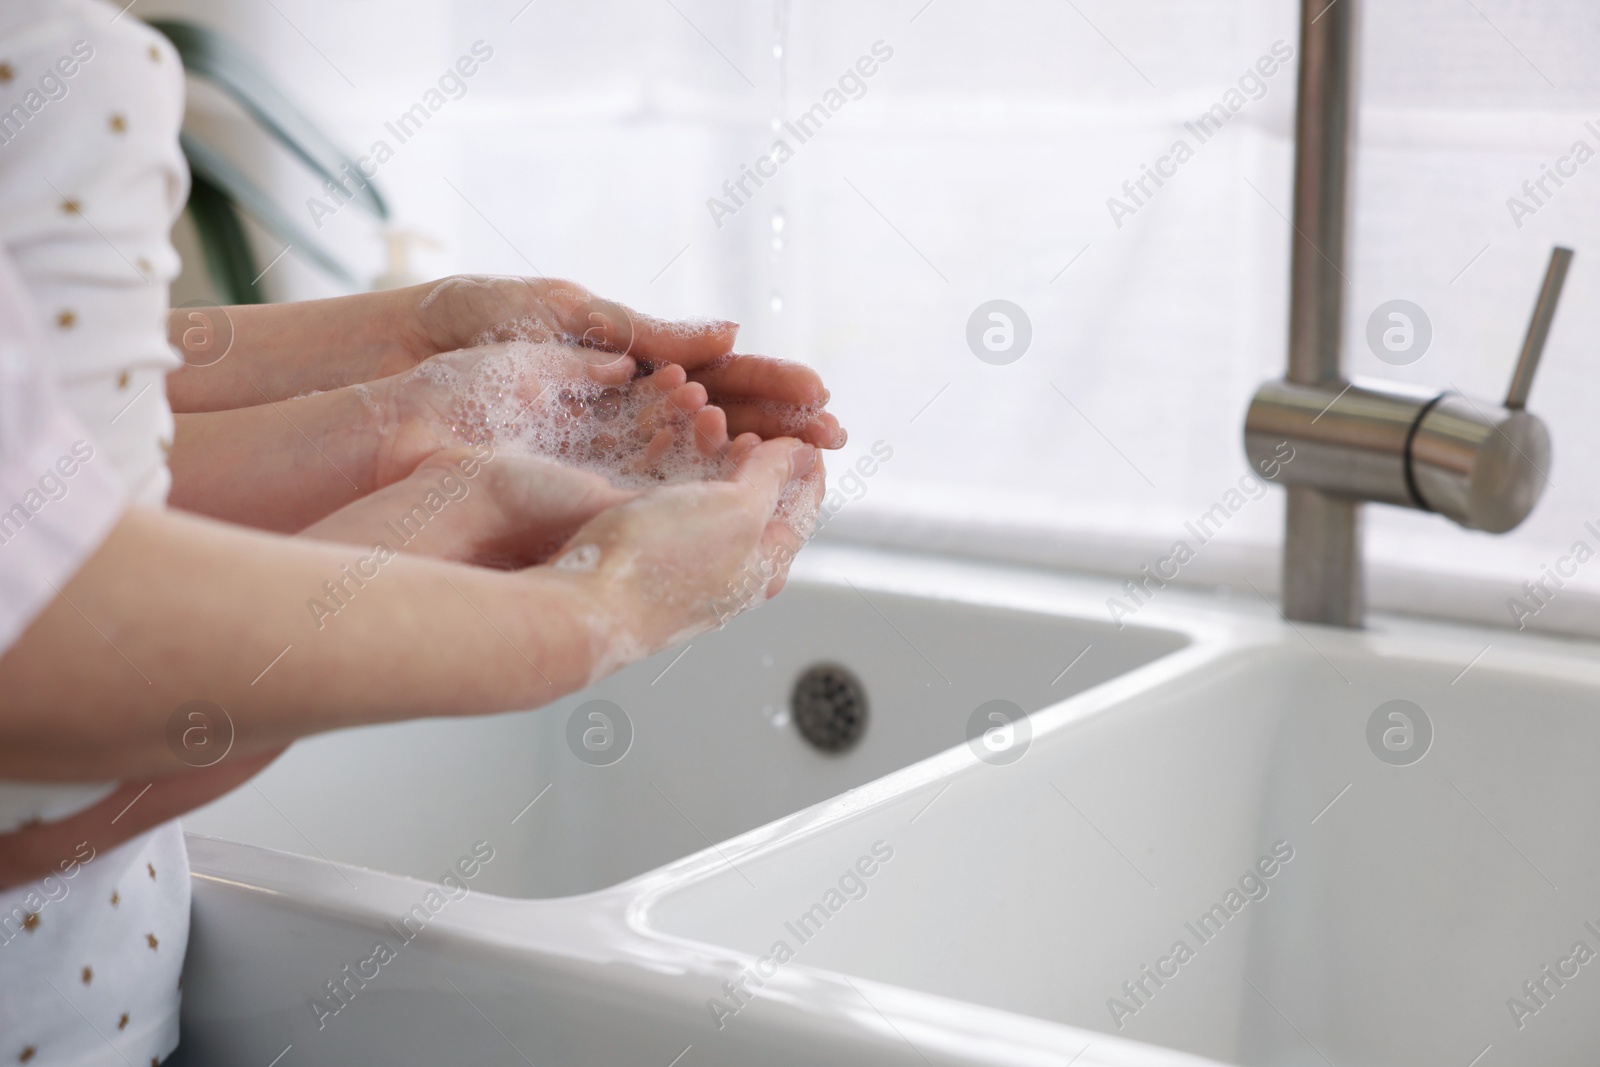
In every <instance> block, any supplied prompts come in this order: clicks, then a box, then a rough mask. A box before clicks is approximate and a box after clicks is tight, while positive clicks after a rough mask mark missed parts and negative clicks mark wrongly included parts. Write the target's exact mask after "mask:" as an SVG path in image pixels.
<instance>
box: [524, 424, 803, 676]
mask: <svg viewBox="0 0 1600 1067" xmlns="http://www.w3.org/2000/svg"><path fill="white" fill-rule="evenodd" d="M729 457H730V459H731V460H732V461H733V463H734V468H733V470H732V471H731V473H730V474H729V476H728V478H727V479H726V480H723V481H713V482H694V483H688V484H683V485H672V486H666V487H663V488H660V489H653V490H651V491H649V492H647V493H645V494H644V495H642V496H640V497H637V498H636V499H634V500H632V501H630V502H628V503H626V504H623V505H621V506H620V507H615V508H612V509H610V510H608V511H606V512H604V513H602V514H601V515H599V516H598V517H596V518H595V519H593V520H592V521H590V522H589V523H588V524H587V525H585V526H584V527H583V528H582V529H581V530H579V531H578V533H577V534H576V535H575V536H574V537H573V538H572V540H570V541H569V542H567V544H566V545H565V546H564V547H563V548H562V550H561V553H560V555H558V556H557V557H556V559H555V560H554V561H553V562H552V563H551V564H549V565H548V566H547V567H544V568H540V571H541V572H554V573H557V574H567V575H570V576H571V578H572V580H574V581H576V582H579V583H580V584H582V585H583V586H584V587H585V589H586V590H587V592H588V594H589V595H588V597H587V600H588V602H589V603H591V604H593V605H594V611H595V615H596V617H595V618H593V619H592V620H590V628H591V630H592V631H593V632H594V633H595V634H597V635H599V640H600V644H601V647H599V648H597V649H596V651H595V657H594V664H595V666H594V671H593V674H592V676H591V680H592V679H593V678H599V677H601V676H603V675H605V674H609V673H611V672H612V671H614V670H616V669H617V668H618V667H621V666H623V665H625V664H627V663H631V662H633V661H634V660H637V659H642V658H643V657H645V656H648V655H650V654H651V653H654V652H657V651H660V650H661V649H663V648H666V647H667V646H669V645H672V644H676V643H677V642H679V641H683V640H686V639H688V638H690V637H693V636H694V635H696V634H699V633H703V632H705V631H707V630H710V629H713V628H715V627H717V626H719V625H721V624H722V623H723V622H725V621H726V620H727V619H728V618H729V617H731V616H732V615H734V614H737V613H738V612H739V611H742V610H744V609H745V608H748V607H751V606H753V605H755V604H758V603H760V602H761V601H763V600H765V599H766V598H768V597H770V596H772V595H774V594H776V593H777V592H778V590H779V589H781V588H782V586H783V583H784V580H785V578H786V577H787V574H788V570H789V564H790V562H791V561H792V560H793V559H794V556H795V553H796V552H798V551H799V548H800V545H801V543H802V541H803V540H804V538H805V537H806V536H808V535H809V529H808V526H809V523H808V522H807V521H806V518H805V517H806V516H808V515H815V511H816V507H817V505H818V504H819V503H820V502H821V499H822V490H823V471H822V465H821V462H820V457H819V454H818V452H817V450H816V449H815V448H814V447H813V446H812V445H810V444H807V443H804V442H801V441H797V440H794V439H792V438H778V439H775V440H771V441H760V440H758V439H757V438H756V437H755V436H754V435H744V436H741V437H740V438H739V440H737V441H735V442H734V445H733V447H732V448H731V449H730V452H729ZM785 512H792V514H785ZM795 516H798V518H796V517H795Z"/></svg>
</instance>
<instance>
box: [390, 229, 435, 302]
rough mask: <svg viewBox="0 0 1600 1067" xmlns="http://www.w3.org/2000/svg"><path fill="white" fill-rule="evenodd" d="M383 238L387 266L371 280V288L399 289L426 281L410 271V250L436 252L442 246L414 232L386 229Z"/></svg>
mask: <svg viewBox="0 0 1600 1067" xmlns="http://www.w3.org/2000/svg"><path fill="white" fill-rule="evenodd" d="M383 236H384V241H385V243H386V244H387V246H388V266H387V267H386V268H385V269H384V272H383V273H382V274H380V275H378V276H377V277H376V278H374V279H372V288H373V289H374V290H378V289H401V288H404V287H405V286H407V285H416V284H418V283H419V282H424V281H427V279H426V278H423V277H421V276H420V275H418V274H417V273H416V272H415V271H414V270H412V268H411V250H412V249H413V248H422V249H427V250H429V251H437V250H438V249H440V248H443V247H444V246H443V245H441V244H440V243H439V242H438V241H435V240H434V239H433V238H431V237H429V236H427V235H426V234H422V233H418V232H417V231H416V230H400V229H388V230H385V231H384V235H383Z"/></svg>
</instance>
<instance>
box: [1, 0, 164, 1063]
mask: <svg viewBox="0 0 1600 1067" xmlns="http://www.w3.org/2000/svg"><path fill="white" fill-rule="evenodd" d="M183 88H184V87H183V76H182V70H181V67H180V65H179V61H178V57H177V55H176V53H175V52H174V51H173V50H172V48H171V46H170V45H169V44H168V43H167V41H166V40H165V38H163V37H161V36H160V35H158V34H156V33H155V32H154V31H152V30H150V29H149V28H148V27H147V26H145V25H143V24H142V23H140V22H139V21H138V20H137V19H136V18H135V17H133V16H132V15H129V14H126V13H123V12H122V11H121V8H120V5H118V6H113V5H112V4H109V3H102V2H99V0H0V648H4V647H6V646H9V645H10V644H11V643H12V642H14V641H15V640H16V638H17V636H18V634H20V633H21V632H22V630H23V629H25V628H26V627H27V625H28V624H29V623H30V622H31V621H32V620H33V618H34V617H35V616H36V615H37V614H38V613H39V612H40V611H41V610H43V608H44V607H45V606H46V605H47V604H48V603H49V602H50V600H51V598H52V597H54V596H55V595H56V591H57V590H58V589H59V588H60V587H61V586H62V585H64V584H65V583H66V581H67V580H68V579H69V578H70V577H71V575H72V573H73V572H74V571H75V570H76V569H77V568H78V567H79V566H80V565H81V564H82V562H83V561H84V559H85V558H86V557H87V556H89V555H90V554H91V553H92V552H93V551H94V550H95V548H96V547H98V545H99V543H100V542H101V540H103V539H104V537H105V535H106V533H107V532H108V531H109V530H110V528H111V526H112V525H113V524H114V522H115V521H116V518H117V516H118V515H119V514H120V513H121V511H122V510H123V508H124V507H125V506H126V504H127V503H128V501H129V500H130V499H131V500H133V501H135V502H138V503H144V504H149V505H155V506H160V505H161V504H163V503H164V502H165V499H166V495H167V489H168V486H169V484H170V477H169V475H168V472H167V467H166V452H167V450H168V449H169V448H170V447H171V441H172V428H173V421H172V412H171V410H170V408H169V407H168V405H167V402H166V390H165V384H164V383H165V378H166V374H167V373H168V371H170V370H172V369H174V368H176V367H177V366H178V365H179V362H178V360H177V358H176V357H175V356H174V354H173V353H172V351H171V349H170V348H169V347H168V345H167V342H166V328H165V319H166V311H167V302H168V285H169V284H170V282H171V280H172V278H173V277H175V276H176V274H177V271H178V265H179V264H178V257H177V254H176V252H175V251H174V250H173V248H172V246H171V243H170V240H169V231H170V229H171V225H172V222H173V220H174V218H175V217H176V215H177V213H178V211H180V210H181V208H182V206H183V203H184V200H185V199H186V197H187V191H188V171H187V168H186V167H185V166H184V163H183V158H182V155H181V153H180V152H179V149H178V143H177V132H178V126H179V123H180V121H181V120H182V115H183ZM111 788H113V786H111V785H107V784H104V783H85V784H82V785H71V784H68V785H40V784H37V783H28V782H5V783H0V832H3V831H5V830H8V829H14V828H16V827H17V826H19V825H22V824H23V823H26V822H29V821H32V820H41V821H50V820H55V819H60V818H63V817H65V816H67V815H70V814H72V813H74V812H76V811H80V810H82V809H84V808H86V807H88V806H90V805H92V804H93V803H95V802H96V801H98V800H100V799H103V798H104V796H105V795H106V794H107V792H109V790H110V789H111ZM188 923H189V880H188V863H187V857H186V856H185V853H184V847H183V838H182V834H181V831H180V829H179V827H178V824H177V823H175V822H174V823H169V824H167V825H166V826H163V827H160V828H158V829H156V830H154V831H151V832H150V833H147V834H144V835H142V836H140V837H137V838H134V839H133V840H130V841H128V842H126V843H124V844H122V845H120V846H118V847H117V848H115V849H113V850H111V851H109V852H106V853H103V854H101V855H98V856H96V855H94V854H93V852H92V850H89V849H87V848H86V847H85V848H84V849H82V850H80V852H79V853H78V854H75V855H69V856H63V857H61V862H60V864H59V870H58V871H57V872H56V873H54V874H52V875H50V876H49V877H46V878H44V879H42V880H41V881H40V882H37V883H35V884H33V885H31V886H22V887H18V888H14V889H11V890H7V891H4V892H0V1063H31V1064H35V1065H42V1064H72V1065H75V1067H80V1065H81V1067H89V1065H99V1064H106V1065H119V1064H135V1065H137V1067H143V1065H144V1064H147V1063H152V1064H153V1063H157V1062H159V1061H160V1059H162V1058H164V1057H166V1056H167V1055H168V1054H169V1053H170V1052H171V1051H172V1050H173V1048H174V1047H175V1046H176V1044H177V1039H178V1003H179V994H178V987H179V983H180V974H181V970H182V966H183V955H184V950H185V947H186V944H187V941H188Z"/></svg>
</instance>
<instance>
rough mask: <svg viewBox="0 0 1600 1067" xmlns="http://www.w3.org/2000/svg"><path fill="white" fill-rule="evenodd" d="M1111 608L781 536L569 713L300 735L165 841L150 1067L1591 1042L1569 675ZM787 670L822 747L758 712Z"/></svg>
mask: <svg viewBox="0 0 1600 1067" xmlns="http://www.w3.org/2000/svg"><path fill="white" fill-rule="evenodd" d="M1116 593H1117V588H1116V586H1115V585H1114V584H1113V583H1111V582H1109V581H1095V580H1091V579H1069V578H1064V577H1060V576H1053V575H1044V574H1039V573H1036V572H1028V571H1020V570H1009V569H1005V568H995V567H987V566H979V565H975V564H963V563H955V562H950V561H941V560H938V559H934V558H919V557H914V556H906V555H889V554H876V553H871V552H866V551H862V550H853V549H846V548H831V549H825V550H822V551H815V550H813V551H812V552H810V553H808V555H807V557H806V558H805V560H804V566H803V567H802V568H801V570H800V572H799V574H798V575H797V580H796V582H795V584H794V587H793V588H792V589H791V590H790V591H789V592H788V593H786V594H785V596H784V597H783V598H780V600H778V601H777V602H775V603H773V604H771V605H768V606H767V607H765V608H763V609H762V610H761V611H759V612H757V613H755V614H753V615H751V616H749V617H747V618H744V619H741V620H739V621H738V622H737V623H735V624H734V625H731V626H729V627H728V628H727V629H726V630H724V631H722V632H720V633H718V634H715V635H712V636H710V637H708V638H704V639H701V640H699V641H696V642H695V643H694V645H693V646H692V647H690V648H689V650H688V651H687V652H684V653H683V654H682V657H681V658H676V657H677V655H678V654H677V653H673V654H672V656H663V657H660V658H658V659H657V660H656V661H654V662H652V663H650V664H645V665H641V666H640V667H638V668H635V669H634V670H632V671H630V672H626V673H625V674H624V675H621V676H618V677H617V678H616V679H613V680H612V681H610V682H609V683H607V684H606V685H605V686H603V687H596V688H595V689H594V690H592V691H590V692H587V693H584V694H581V695H580V696H579V697H578V698H575V700H572V701H568V702H565V703H563V704H561V705H558V706H556V707H553V708H551V709H546V710H545V711H542V712H537V713H531V714H519V715H509V716H502V717H500V718H497V719H493V720H483V721H478V722H450V723H443V722H433V723H421V724H412V725H409V726H404V727H395V728H389V729H383V730H367V731H359V732H351V733H348V734H342V735H331V736H328V737H324V738H320V739H316V740H314V741H311V742H309V743H306V744H303V745H300V746H296V748H295V749H294V750H293V751H292V752H291V753H290V754H289V756H288V757H286V758H285V760H284V761H282V762H281V763H280V764H279V765H278V766H277V767H275V768H274V769H273V770H272V771H271V772H269V773H268V774H267V775H266V776H264V777H263V778H262V779H261V780H260V781H259V782H258V783H257V786H249V787H246V788H245V789H243V790H241V791H240V792H239V793H237V794H235V795H234V796H232V797H230V798H227V799H225V800H224V801H222V802H220V803H219V804H217V805H215V806H213V807H212V808H211V809H209V810H207V811H205V812H202V813H200V814H199V815H197V816H196V817H195V818H193V819H192V820H190V825H191V827H192V828H193V829H196V830H201V831H204V832H205V834H208V835H213V836H201V835H200V834H191V837H190V848H191V855H192V863H193V867H194V871H195V904H194V913H193V914H194V923H193V936H192V941H191V946H190V954H189V959H188V963H187V968H186V982H185V990H186V992H185V1002H184V1046H183V1051H182V1056H183V1057H184V1058H183V1059H182V1060H181V1061H180V1062H184V1063H195V1064H210V1063H224V1062H226V1063H232V1062H245V1063H249V1062H260V1063H271V1062H273V1061H274V1058H275V1057H282V1056H288V1055H289V1054H290V1053H291V1052H292V1062H294V1063H295V1064H349V1063H366V1062H370V1063H385V1064H389V1063H443V1062H451V1063H507V1064H515V1063H524V1062H530V1063H532V1062H537V1063H547V1062H555V1063H563V1064H579V1065H588V1064H594V1065H597V1067H598V1065H607V1067H611V1065H615V1064H618V1063H659V1064H663V1065H668V1067H670V1065H672V1064H681V1065H683V1067H691V1065H694V1067H701V1065H707V1064H710V1065H725V1067H744V1065H747V1064H751V1063H761V1064H763V1065H764V1067H765V1065H772V1067H790V1065H792V1067H801V1065H812V1064H817V1063H829V1064H851V1065H854V1064H860V1065H867V1064H873V1065H877V1064H886V1063H905V1064H908V1065H915V1064H926V1063H938V1064H939V1065H940V1067H947V1065H951V1064H963V1065H970V1067H979V1065H983V1067H1046V1065H1050V1067H1062V1065H1065V1064H1069V1063H1071V1064H1075V1065H1076V1067H1202V1065H1206V1064H1210V1065H1217V1064H1234V1065H1243V1067H1257V1065H1260V1067H1266V1065H1273V1067H1281V1065H1301V1064H1305V1065H1312V1064H1331V1065H1336V1067H1346V1065H1355V1064H1362V1065H1364V1067H1391V1065H1393V1067H1398V1065H1401V1064H1405V1065H1408V1067H1409V1065H1413V1064H1416V1063H1420V1062H1441V1063H1456V1064H1459V1065H1460V1067H1469V1065H1478V1067H1494V1065H1495V1064H1497V1063H1523V1062H1539V1063H1549V1064H1580V1063H1583V1064H1586V1063H1588V1062H1591V1061H1592V1059H1593V1056H1592V1050H1593V1049H1594V1048H1595V1047H1600V1013H1597V1012H1596V1011H1595V1010H1594V1002H1595V998H1597V997H1600V963H1596V962H1595V960H1596V959H1600V957H1595V956H1593V953H1595V952H1600V906H1597V905H1593V903H1592V902H1593V901H1594V900H1596V899H1600V858H1596V856H1595V854H1594V850H1592V849H1588V848H1585V847H1584V843H1585V842H1587V841H1588V840H1590V839H1592V838H1593V837H1594V836H1595V835H1596V829H1597V826H1596V823H1597V821H1600V819H1597V815H1600V776H1597V775H1595V774H1593V773H1592V771H1591V769H1590V764H1591V763H1592V761H1593V753H1594V752H1596V751H1600V714H1597V712H1596V710H1595V709H1596V708H1600V651H1597V650H1596V648H1595V647H1594V646H1593V645H1590V644H1579V643H1563V642H1559V641H1555V640H1551V639H1545V638H1534V637H1529V636H1526V635H1518V634H1510V633H1500V632H1488V631H1478V630H1471V629H1454V628H1448V627H1439V626H1433V625H1427V624H1422V623H1417V622H1398V621H1394V622H1387V623H1384V624H1382V625H1381V626H1380V628H1379V629H1377V630H1376V631H1375V632H1369V633H1364V634H1352V633H1345V632H1333V631H1327V630H1322V629H1319V628H1316V627H1309V626H1307V627H1298V628H1297V627H1293V626H1290V625H1287V624H1285V623H1284V622H1282V621H1281V619H1280V618H1279V617H1278V616H1277V615H1276V614H1275V613H1274V612H1273V611H1272V610H1271V609H1270V608H1268V607H1267V605H1265V604H1263V603H1261V602H1259V601H1257V602H1246V603H1227V602H1224V601H1220V600H1217V599H1214V598H1209V597H1202V596H1199V595H1195V594H1188V593H1184V592H1181V591H1178V590H1170V591H1164V592H1163V593H1162V595H1161V597H1160V598H1159V599H1158V600H1157V601H1156V602H1155V603H1153V604H1150V605H1147V606H1146V607H1144V608H1143V609H1141V611H1140V612H1139V615H1138V617H1137V619H1136V620H1133V621H1131V622H1130V623H1129V625H1127V626H1126V627H1125V628H1123V629H1120V630H1119V629H1117V628H1116V626H1115V625H1114V624H1113V623H1111V622H1110V621H1109V620H1108V619H1107V616H1106V614H1105V604H1106V598H1107V597H1108V596H1111V595H1115V594H1116ZM1086 650H1087V651H1086ZM816 663H836V664H841V665H843V666H845V667H847V668H848V669H849V670H850V671H852V672H853V673H854V674H856V675H857V676H858V677H859V679H860V680H861V683H862V685H863V687H864V689H865V692H866V694H867V702H868V705H869V707H870V712H869V716H868V721H867V726H866V731H865V733H864V734H863V735H862V737H861V739H860V740H859V742H858V743H857V744H856V745H855V747H853V748H849V749H848V750H846V751H844V752H842V753H826V752H821V751H818V750H817V749H815V748H813V747H811V746H810V745H808V744H807V743H806V742H805V741H804V740H803V739H802V738H801V737H800V736H799V734H798V733H797V732H796V730H795V728H794V727H793V726H792V725H791V724H788V723H786V722H784V721H783V709H784V707H785V706H786V704H787V700H788V694H789V690H790V687H791V685H792V683H793V681H794V679H795V677H796V676H797V675H799V674H800V673H801V672H802V671H803V670H804V669H805V668H806V667H808V666H810V665H813V664H816ZM597 698H604V699H608V700H611V701H613V702H614V703H615V704H616V705H617V706H618V707H620V708H623V709H624V710H625V711H626V714H627V717H628V718H629V719H630V720H631V721H632V722H633V725H634V728H635V729H634V738H633V742H632V745H631V747H630V748H629V749H628V751H627V754H626V755H625V756H624V757H623V758H622V759H621V760H619V761H616V762H614V763H611V764H610V765H607V766H594V765H591V763H589V762H584V761H583V760H581V759H579V758H578V756H577V755H576V752H575V750H574V749H573V748H570V747H568V744H567V720H568V719H569V717H570V715H571V712H572V710H573V709H574V708H576V707H578V706H581V705H582V703H583V702H585V701H588V700H592V699H597ZM997 699H998V700H1007V701H1011V702H1014V704H1015V705H1017V706H1018V707H1020V708H1022V709H1024V710H1026V711H1028V712H1030V713H1031V714H1030V715H1029V716H1028V722H1029V725H1030V726H1031V729H1032V736H1031V740H1030V741H1028V742H1027V743H1026V744H1025V745H1021V744H1019V745H1017V746H1016V747H1015V748H1012V749H1007V750H1006V753H1007V755H1006V758H999V757H998V756H997V755H996V752H995V750H994V749H993V748H990V747H988V746H986V745H985V744H984V743H982V741H981V740H980V741H979V743H969V741H968V734H969V732H970V729H971V728H970V726H969V722H970V721H971V719H972V718H973V712H974V710H975V709H977V708H979V707H981V706H982V705H984V704H986V703H987V702H989V701H992V700H997ZM1397 716H1398V717H1397ZM1019 736H1021V735H1019ZM1014 752H1020V753H1021V756H1020V758H1015V757H1014V756H1013V755H1011V753H1014ZM257 787H259V788H257ZM475 857H476V858H475ZM469 870H470V874H468V873H465V872H468V871H469ZM458 871H459V872H463V873H461V874H459V875H458V874H457V873H455V872H458ZM1590 924H1593V925H1592V926H1591V925H1590ZM1580 943H1581V944H1582V946H1583V947H1582V948H1581V949H1580V948H1578V947H1576V946H1578V945H1579V944H1580ZM1180 946H1181V947H1180ZM380 948H381V951H380ZM383 953H387V956H384V958H382V959H380V955H382V954H383ZM1545 968H1549V970H1546V969H1545ZM1591 972H1593V973H1591ZM1558 983H1559V984H1558ZM1591 986H1593V988H1592V989H1591V988H1590V987H1591ZM283 1062H284V1063H285V1064H287V1063H289V1062H291V1061H290V1060H288V1059H285V1060H284V1061H283Z"/></svg>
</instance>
